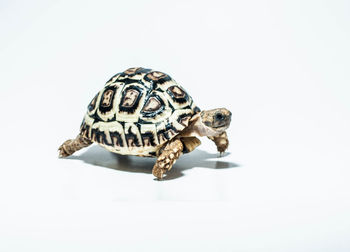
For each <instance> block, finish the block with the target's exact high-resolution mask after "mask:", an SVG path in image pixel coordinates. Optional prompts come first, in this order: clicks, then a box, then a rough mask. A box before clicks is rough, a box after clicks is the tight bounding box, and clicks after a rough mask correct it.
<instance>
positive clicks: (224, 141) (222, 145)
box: [208, 131, 228, 155]
mask: <svg viewBox="0 0 350 252" xmlns="http://www.w3.org/2000/svg"><path fill="white" fill-rule="evenodd" d="M208 138H209V139H210V140H212V141H213V142H214V143H215V145H216V147H217V148H218V152H220V155H221V154H222V153H223V152H225V150H226V149H227V147H228V138H227V134H226V131H224V132H222V133H221V134H220V135H218V136H210V137H208Z"/></svg>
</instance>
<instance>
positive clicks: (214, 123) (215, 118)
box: [200, 108, 232, 136]
mask: <svg viewBox="0 0 350 252" xmlns="http://www.w3.org/2000/svg"><path fill="white" fill-rule="evenodd" d="M231 115H232V114H231V112H230V111H229V110H227V109H225V108H217V109H211V110H204V111H202V112H201V113H200V116H201V121H202V123H203V126H204V127H207V129H208V132H210V135H214V136H215V135H218V134H220V133H222V132H223V131H225V130H226V129H227V128H228V127H229V126H230V123H231Z"/></svg>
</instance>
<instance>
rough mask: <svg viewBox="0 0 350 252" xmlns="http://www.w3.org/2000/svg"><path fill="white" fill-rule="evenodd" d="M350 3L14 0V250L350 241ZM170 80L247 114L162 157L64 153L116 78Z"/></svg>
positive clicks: (0, 186) (337, 245)
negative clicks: (165, 170)
mask: <svg viewBox="0 0 350 252" xmlns="http://www.w3.org/2000/svg"><path fill="white" fill-rule="evenodd" d="M349 14H350V4H349V2H348V1H331V0H329V1H95V2H92V1H2V2H1V3H0V35H1V37H0V73H1V74H0V87H1V89H0V91H1V93H0V108H1V119H0V120H1V124H0V130H1V140H0V151H1V152H0V156H1V165H0V166H1V168H0V251H1V252H2V251H4V252H12V251H35V252H38V251H50V252H55V251H65V252H68V251H103V252H104V251H245V252H247V251H269V252H272V251H337V252H341V251H350V238H349V237H350V201H349V199H350V185H349V180H350V133H349V129H350V100H349V95H350V87H349V85H350V74H349V73H350V72H349V69H350V49H349V48H350V47H349V45H350V15H349ZM134 66H143V67H148V68H153V69H156V70H160V71H163V72H165V73H168V74H170V75H171V76H172V77H173V78H174V79H175V80H176V81H177V82H178V83H180V84H181V85H182V86H184V87H185V89H186V90H187V91H188V92H189V93H190V94H191V95H192V97H193V98H194V100H195V102H196V103H197V105H198V106H199V107H200V108H201V109H211V108H216V107H226V108H228V109H230V110H231V111H232V113H233V119H232V124H231V127H230V129H229V130H228V134H229V139H230V143H231V145H230V147H229V150H228V152H227V155H225V156H224V157H222V158H217V153H216V148H215V146H214V145H213V144H212V143H211V142H210V141H209V140H207V139H202V145H201V146H200V147H199V148H198V150H196V151H194V152H193V153H190V154H188V155H185V156H183V157H181V159H180V160H179V161H178V162H177V163H176V165H175V167H174V168H173V170H172V171H171V172H170V173H169V176H168V179H166V180H164V181H161V182H158V181H155V180H154V179H153V176H152V174H151V169H152V166H153V163H154V159H146V158H138V157H131V158H129V159H128V158H121V157H118V156H117V155H114V154H112V153H109V152H107V151H105V150H104V149H102V148H100V147H97V146H92V147H90V148H88V149H86V150H82V151H80V152H77V153H75V154H74V155H73V156H72V157H71V158H68V159H58V158H57V154H58V153H57V148H58V146H59V145H60V144H61V143H62V142H63V141H65V140H66V139H68V138H73V137H75V135H76V134H77V133H78V129H79V126H80V123H81V120H82V118H83V116H84V113H85V111H86V106H87V104H88V103H89V102H90V100H91V99H92V98H93V96H94V95H95V93H96V92H97V91H98V90H100V89H101V88H102V87H103V85H104V83H105V82H106V81H107V80H108V79H109V78H110V77H111V76H112V75H114V74H115V73H117V72H120V71H123V70H125V69H127V68H129V67H134Z"/></svg>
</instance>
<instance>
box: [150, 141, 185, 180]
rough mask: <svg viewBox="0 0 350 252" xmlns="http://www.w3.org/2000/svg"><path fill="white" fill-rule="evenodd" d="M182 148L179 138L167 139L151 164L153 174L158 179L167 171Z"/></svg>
mask: <svg viewBox="0 0 350 252" xmlns="http://www.w3.org/2000/svg"><path fill="white" fill-rule="evenodd" d="M182 150H183V144H182V142H181V141H180V139H174V140H171V141H169V142H168V143H167V145H166V146H165V148H164V150H163V151H162V153H161V154H160V155H159V156H158V158H157V161H156V163H155V165H154V166H153V170H152V173H153V175H154V176H155V177H157V178H158V179H162V177H163V174H164V173H165V172H167V171H169V170H170V169H171V168H172V166H173V164H174V163H175V162H176V160H177V159H178V158H179V157H180V155H181V154H182Z"/></svg>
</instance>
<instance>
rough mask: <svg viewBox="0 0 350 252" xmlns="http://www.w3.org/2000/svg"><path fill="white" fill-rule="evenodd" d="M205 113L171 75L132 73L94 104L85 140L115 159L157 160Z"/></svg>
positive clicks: (137, 70)
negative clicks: (163, 149)
mask: <svg viewBox="0 0 350 252" xmlns="http://www.w3.org/2000/svg"><path fill="white" fill-rule="evenodd" d="M199 111H200V109H199V108H198V107H196V106H195V104H194V102H193V100H192V98H191V96H190V95H188V94H187V92H186V91H185V90H184V89H183V88H182V87H181V86H180V85H178V84H177V83H176V82H175V81H174V80H173V79H172V78H171V77H170V76H169V75H167V74H164V73H162V72H158V71H153V70H151V69H145V68H141V67H139V68H130V69H128V70H126V71H124V72H122V73H118V74H116V75H114V76H113V77H112V78H111V79H110V80H109V81H107V83H106V85H105V86H104V88H103V89H102V90H101V91H100V92H99V93H98V94H97V95H96V96H95V97H94V98H93V99H92V101H91V102H90V104H89V106H88V111H87V113H86V115H85V117H84V120H83V122H82V124H81V128H80V134H81V135H82V136H84V137H86V138H88V139H90V140H92V141H93V142H96V143H98V144H100V145H101V146H103V147H104V148H106V149H108V150H109V151H112V152H115V153H119V154H123V155H137V156H151V157H152V156H155V155H156V151H157V150H158V149H159V148H160V147H161V146H162V145H163V144H164V143H166V142H167V141H169V140H170V139H172V138H173V137H175V136H176V135H177V134H179V132H181V131H182V130H183V129H184V128H185V127H186V126H187V125H188V124H189V120H190V118H191V117H192V116H193V115H194V114H195V113H198V112H199Z"/></svg>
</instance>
